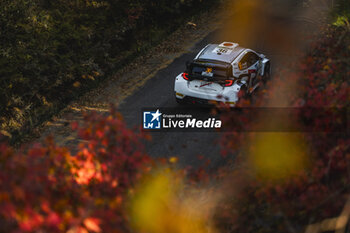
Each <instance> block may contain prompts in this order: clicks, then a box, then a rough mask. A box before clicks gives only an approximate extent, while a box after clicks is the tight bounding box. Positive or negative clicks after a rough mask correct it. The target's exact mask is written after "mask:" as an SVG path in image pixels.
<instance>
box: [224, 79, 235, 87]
mask: <svg viewBox="0 0 350 233" xmlns="http://www.w3.org/2000/svg"><path fill="white" fill-rule="evenodd" d="M232 84H233V80H225V87H230V86H232Z"/></svg>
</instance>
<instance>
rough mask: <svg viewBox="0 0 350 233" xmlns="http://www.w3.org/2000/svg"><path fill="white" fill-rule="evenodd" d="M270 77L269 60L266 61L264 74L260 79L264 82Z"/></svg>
mask: <svg viewBox="0 0 350 233" xmlns="http://www.w3.org/2000/svg"><path fill="white" fill-rule="evenodd" d="M270 78H271V65H270V62H268V63H267V64H266V66H265V70H264V76H263V79H262V81H263V82H264V84H265V83H266V82H267V81H268V80H270Z"/></svg>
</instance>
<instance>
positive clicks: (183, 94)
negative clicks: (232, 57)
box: [174, 74, 238, 107]
mask: <svg viewBox="0 0 350 233" xmlns="http://www.w3.org/2000/svg"><path fill="white" fill-rule="evenodd" d="M234 88H235V87H232V88H224V89H223V91H222V92H220V93H212V92H204V91H197V90H193V89H190V88H189V87H188V81H187V80H184V79H183V78H182V77H181V74H180V75H179V76H178V77H176V79H175V87H174V90H175V96H176V98H178V99H179V100H183V101H184V102H188V103H195V104H205V105H210V104H215V103H217V102H224V103H226V104H229V105H230V106H231V107H234V106H235V104H236V102H237V101H238V95H237V93H238V92H237V91H234Z"/></svg>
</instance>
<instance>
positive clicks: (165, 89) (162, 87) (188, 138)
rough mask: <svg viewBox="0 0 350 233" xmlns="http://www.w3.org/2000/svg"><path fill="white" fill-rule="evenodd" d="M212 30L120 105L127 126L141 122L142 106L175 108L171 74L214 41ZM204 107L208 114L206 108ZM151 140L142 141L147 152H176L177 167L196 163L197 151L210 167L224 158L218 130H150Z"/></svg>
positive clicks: (159, 154)
mask: <svg viewBox="0 0 350 233" xmlns="http://www.w3.org/2000/svg"><path fill="white" fill-rule="evenodd" d="M215 35H217V32H216V31H214V32H213V33H210V34H209V35H208V36H206V37H205V38H204V39H203V40H201V41H199V42H198V43H197V44H195V46H194V47H193V48H191V49H190V52H188V53H185V54H183V55H182V56H180V57H179V58H177V59H175V60H174V61H173V62H172V63H171V64H170V65H169V66H167V67H166V68H164V69H162V70H160V71H158V72H157V74H156V75H155V76H154V77H153V78H151V79H150V80H148V81H147V82H146V84H145V85H144V86H143V87H142V88H140V89H139V90H138V91H136V92H135V93H134V94H133V95H132V96H130V97H128V98H126V99H125V100H124V101H123V103H122V104H121V105H120V111H121V113H122V114H123V115H124V118H125V120H126V122H127V124H128V126H130V127H137V126H140V125H141V122H142V119H141V118H142V108H163V107H169V108H178V107H179V105H178V104H177V103H176V101H175V97H174V80H175V77H176V76H177V75H178V74H179V73H181V72H183V71H184V69H185V63H186V61H189V60H192V59H193V58H194V57H195V55H196V54H197V53H198V52H199V51H200V50H201V49H202V48H203V47H204V46H206V45H207V44H208V43H214V42H218V41H217V39H216V38H215ZM204 111H207V113H208V114H209V111H208V110H204ZM151 135H152V141H151V142H147V143H146V149H147V152H148V153H149V154H150V155H151V156H152V157H156V158H157V157H158V158H160V157H171V156H177V157H178V159H179V162H178V164H179V165H180V166H181V167H187V166H198V165H200V164H201V163H200V162H199V160H198V155H202V156H204V158H206V159H210V161H211V167H219V166H220V165H222V164H224V163H225V161H224V160H223V159H222V157H221V156H220V146H219V145H218V143H217V142H218V140H220V138H221V137H222V135H221V133H219V132H152V133H151Z"/></svg>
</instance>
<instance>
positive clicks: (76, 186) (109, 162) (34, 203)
mask: <svg viewBox="0 0 350 233" xmlns="http://www.w3.org/2000/svg"><path fill="white" fill-rule="evenodd" d="M84 122H85V123H84V125H82V126H79V125H78V124H77V123H73V124H72V126H73V128H75V129H76V130H78V133H79V135H80V137H81V139H83V142H82V143H81V144H80V145H79V149H78V152H77V153H75V154H71V153H70V152H69V151H68V150H67V149H66V148H63V147H59V146H57V145H55V143H54V142H53V140H52V139H50V138H49V139H47V141H46V143H45V144H43V145H36V146H34V147H33V148H31V149H29V150H27V151H14V150H13V149H12V148H10V147H8V146H7V145H6V144H1V145H0V225H1V231H2V232H102V231H103V232H128V226H127V224H126V223H127V219H126V217H125V213H124V205H125V201H124V200H125V199H126V198H127V196H128V195H129V194H130V193H132V192H133V186H134V184H135V183H136V181H138V180H139V179H140V178H141V177H142V176H143V175H144V174H145V173H147V172H148V171H149V170H150V167H151V160H150V158H149V157H148V156H147V155H146V154H145V152H144V150H143V146H142V140H144V139H146V136H145V135H143V134H141V133H136V132H135V131H133V130H130V129H128V128H126V126H125V123H124V121H123V119H122V117H121V116H120V115H119V113H117V111H116V110H115V108H113V107H112V108H111V113H110V115H109V116H101V115H98V114H96V113H93V114H89V115H86V116H85V121H84Z"/></svg>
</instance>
